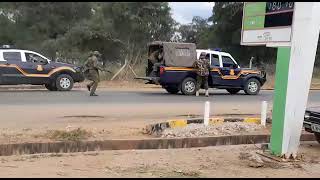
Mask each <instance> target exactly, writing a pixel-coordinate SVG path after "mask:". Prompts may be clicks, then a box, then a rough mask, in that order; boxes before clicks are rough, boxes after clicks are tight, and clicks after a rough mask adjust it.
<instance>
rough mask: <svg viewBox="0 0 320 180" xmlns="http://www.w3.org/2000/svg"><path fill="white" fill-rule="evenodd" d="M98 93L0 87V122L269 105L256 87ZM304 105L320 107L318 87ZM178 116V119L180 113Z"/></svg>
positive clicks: (11, 124)
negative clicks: (250, 91)
mask: <svg viewBox="0 0 320 180" xmlns="http://www.w3.org/2000/svg"><path fill="white" fill-rule="evenodd" d="M98 94H99V96H98V97H89V96H88V92H87V91H85V89H83V90H74V91H70V92H50V91H46V90H15V91H8V90H3V89H2V90H1V89H0V113H1V118H0V124H1V126H2V128H4V127H5V128H26V127H38V128H42V127H48V126H49V127H54V126H57V127H65V126H67V125H68V124H69V123H71V121H76V119H75V120H67V119H63V118H61V117H64V116H103V117H104V119H101V121H99V122H98V121H97V123H96V124H94V123H93V122H90V123H89V124H88V123H84V124H85V126H87V125H92V126H110V122H115V123H118V122H121V121H122V122H134V120H136V121H144V122H150V121H151V120H157V119H158V120H161V121H163V120H168V119H173V118H175V119H176V118H178V117H180V116H181V115H190V114H196V115H202V114H203V107H204V102H205V101H206V100H209V101H210V102H211V105H210V109H211V110H210V111H211V112H210V113H211V115H212V116H216V115H226V114H229V115H230V114H233V115H234V114H237V115H239V114H242V115H246V116H247V115H259V113H260V107H261V101H268V102H269V112H271V111H270V110H271V109H272V100H273V91H261V93H260V94H259V95H257V96H249V95H245V94H243V93H240V94H238V95H229V94H227V93H226V92H225V91H223V90H214V91H212V92H211V96H210V97H209V98H206V97H204V96H201V97H195V96H184V95H171V94H168V93H166V92H165V91H164V90H162V89H152V90H130V91H125V90H121V91H114V90H112V89H111V90H110V89H109V90H101V89H100V90H99V91H98ZM308 105H309V106H318V105H320V91H311V92H310V97H309V103H308ZM180 118H181V117H180Z"/></svg>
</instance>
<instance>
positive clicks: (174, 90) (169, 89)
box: [165, 86, 180, 94]
mask: <svg viewBox="0 0 320 180" xmlns="http://www.w3.org/2000/svg"><path fill="white" fill-rule="evenodd" d="M165 89H166V90H167V92H168V93H170V94H177V93H178V92H179V91H180V90H179V88H178V87H177V86H168V87H165Z"/></svg>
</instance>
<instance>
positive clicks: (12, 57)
mask: <svg viewBox="0 0 320 180" xmlns="http://www.w3.org/2000/svg"><path fill="white" fill-rule="evenodd" d="M3 59H4V60H6V61H8V62H21V54H20V52H3Z"/></svg>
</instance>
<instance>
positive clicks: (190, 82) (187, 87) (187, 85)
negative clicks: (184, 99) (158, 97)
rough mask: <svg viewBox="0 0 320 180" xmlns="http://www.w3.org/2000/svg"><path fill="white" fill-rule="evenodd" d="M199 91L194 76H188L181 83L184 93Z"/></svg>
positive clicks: (189, 93)
mask: <svg viewBox="0 0 320 180" xmlns="http://www.w3.org/2000/svg"><path fill="white" fill-rule="evenodd" d="M196 91H197V83H196V80H195V79H193V78H190V77H189V78H186V79H184V80H183V81H182V83H181V92H182V93H183V94H184V95H194V94H196Z"/></svg>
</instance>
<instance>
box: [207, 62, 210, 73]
mask: <svg viewBox="0 0 320 180" xmlns="http://www.w3.org/2000/svg"><path fill="white" fill-rule="evenodd" d="M207 67H208V70H209V73H210V71H211V65H210V61H209V60H207Z"/></svg>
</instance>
